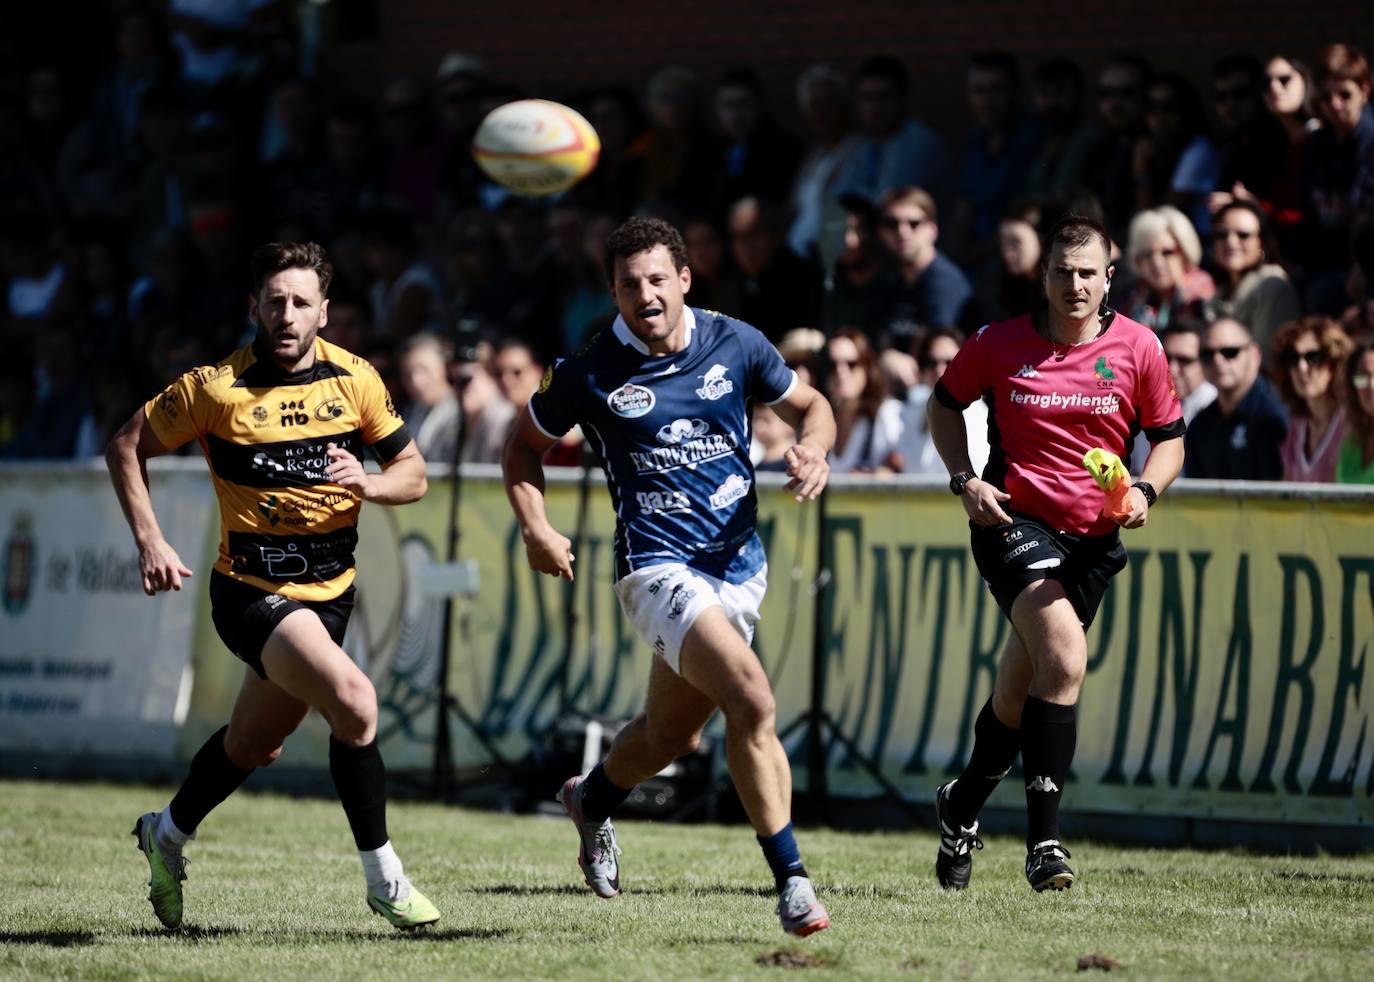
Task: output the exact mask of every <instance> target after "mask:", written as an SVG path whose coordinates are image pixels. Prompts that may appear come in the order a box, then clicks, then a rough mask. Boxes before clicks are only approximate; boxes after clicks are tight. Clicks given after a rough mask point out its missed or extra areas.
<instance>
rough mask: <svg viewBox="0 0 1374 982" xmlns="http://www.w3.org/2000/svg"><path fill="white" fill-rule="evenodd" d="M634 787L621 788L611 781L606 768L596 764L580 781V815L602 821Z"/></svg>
mask: <svg viewBox="0 0 1374 982" xmlns="http://www.w3.org/2000/svg"><path fill="white" fill-rule="evenodd" d="M633 790H634V788H621V787H617V786H616V785H614V784H612V783H611V779H610V778H608V777H607V776H606V768H605V766H604V765H602V764H597V765H596V766H595V767H593V768H592V772H591V773H590V774H588V775H587V780H585V781H583V782H582V815H583V817H584V818H589V819H591V820H592V821H593V822H604V821H606V819H608V818H610V817H611V814H612V813H613V812H614V811H615V810H616V809H617V808H619V807H620V805H621V803H622V802H623V801H624V800H625V799H626V798H628V797H629V796H630V792H631V791H633Z"/></svg>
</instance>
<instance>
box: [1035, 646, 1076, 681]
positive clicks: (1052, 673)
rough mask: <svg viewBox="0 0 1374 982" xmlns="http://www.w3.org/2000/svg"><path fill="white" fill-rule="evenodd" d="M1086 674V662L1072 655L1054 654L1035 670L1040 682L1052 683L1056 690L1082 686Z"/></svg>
mask: <svg viewBox="0 0 1374 982" xmlns="http://www.w3.org/2000/svg"><path fill="white" fill-rule="evenodd" d="M1086 672H1087V660H1086V659H1085V658H1079V657H1076V656H1075V655H1074V654H1072V653H1068V654H1056V655H1055V656H1054V657H1051V658H1047V659H1045V660H1044V661H1043V662H1042V663H1041V664H1040V665H1039V666H1037V668H1036V675H1037V676H1040V677H1041V681H1043V682H1050V683H1053V684H1054V685H1055V687H1056V688H1064V687H1075V688H1076V687H1077V686H1079V685H1082V684H1083V676H1084V675H1085V674H1086Z"/></svg>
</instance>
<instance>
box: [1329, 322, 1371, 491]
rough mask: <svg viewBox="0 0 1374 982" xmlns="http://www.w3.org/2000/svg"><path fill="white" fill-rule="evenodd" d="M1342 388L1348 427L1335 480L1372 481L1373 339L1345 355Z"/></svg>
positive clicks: (1339, 482) (1344, 481)
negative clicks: (1347, 355)
mask: <svg viewBox="0 0 1374 982" xmlns="http://www.w3.org/2000/svg"><path fill="white" fill-rule="evenodd" d="M1343 388H1344V390H1345V392H1344V395H1345V410H1346V414H1347V415H1346V419H1347V420H1348V422H1349V427H1348V429H1347V431H1346V434H1345V441H1344V442H1343V443H1342V444H1341V452H1340V457H1339V459H1338V460H1337V462H1336V483H1337V484H1374V342H1370V341H1365V342H1362V343H1361V344H1360V345H1359V346H1357V347H1356V348H1355V350H1354V351H1352V352H1351V353H1350V355H1349V357H1347V358H1346V362H1345V384H1344V385H1343Z"/></svg>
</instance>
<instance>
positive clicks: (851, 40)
mask: <svg viewBox="0 0 1374 982" xmlns="http://www.w3.org/2000/svg"><path fill="white" fill-rule="evenodd" d="M380 6H381V23H382V58H381V59H380V61H379V66H380V68H381V69H382V70H384V71H393V72H400V71H413V70H416V69H417V68H426V69H432V67H433V66H436V65H437V64H438V61H439V59H440V58H441V57H442V55H443V53H444V52H445V51H447V50H449V49H450V48H458V49H462V50H465V51H471V52H473V53H476V54H480V55H481V56H482V57H483V58H485V59H486V61H487V63H488V65H489V66H490V68H491V69H492V70H493V71H494V73H495V74H497V75H498V76H499V77H502V78H505V79H508V80H510V81H513V82H518V83H520V84H523V85H525V86H527V87H528V88H529V89H530V90H531V92H532V93H534V94H538V95H547V96H551V97H555V98H556V97H557V96H558V95H559V94H560V93H561V92H563V91H566V90H567V89H568V88H569V87H571V86H573V85H587V84H592V83H600V82H629V83H632V84H636V85H637V84H639V83H641V82H642V81H643V80H644V79H645V78H647V77H648V76H649V75H650V74H651V73H652V72H653V70H654V69H655V68H656V67H657V66H659V65H661V64H664V63H667V62H678V63H682V64H687V65H691V66H694V67H696V68H698V69H699V70H701V71H702V73H703V74H704V75H706V76H707V77H709V76H711V75H712V74H714V73H715V72H716V71H717V70H719V69H720V68H721V67H724V66H727V65H734V64H740V63H747V64H751V65H753V66H754V67H755V68H756V69H758V70H759V71H760V73H762V74H763V75H764V76H765V78H766V79H767V80H768V81H769V83H770V85H771V87H772V89H773V92H774V96H775V104H776V105H778V106H779V107H785V108H786V110H787V111H789V112H790V109H791V90H790V83H791V81H792V80H793V79H794V78H795V77H796V74H797V72H798V71H799V70H800V69H801V68H802V67H804V66H805V65H807V64H809V63H811V62H813V61H818V60H827V61H831V62H834V63H835V64H837V65H838V66H839V67H841V68H844V69H848V68H851V67H852V66H853V65H854V64H855V63H857V61H858V60H859V59H861V58H862V57H864V56H865V55H868V54H872V53H878V52H890V53H892V54H895V55H897V56H899V57H902V58H903V59H905V60H906V62H907V63H908V65H909V66H910V67H911V70H912V77H913V83H914V94H915V99H914V101H915V108H916V110H917V111H918V112H919V113H920V114H921V115H923V116H924V117H926V118H928V119H929V120H931V121H932V122H933V123H935V124H936V125H937V126H941V127H942V128H947V129H953V130H957V129H958V124H959V121H960V119H961V118H962V114H963V96H962V91H961V90H962V85H961V82H962V71H961V69H962V66H963V64H964V59H965V58H966V56H967V55H968V54H969V53H970V52H973V51H977V50H980V49H984V48H990V47H997V48H1004V49H1007V50H1009V51H1011V52H1013V53H1015V54H1016V55H1018V56H1019V57H1020V58H1021V59H1022V61H1023V63H1025V64H1033V63H1034V62H1036V61H1038V60H1040V59H1042V58H1044V57H1048V56H1052V55H1067V56H1069V57H1072V58H1074V59H1076V60H1078V61H1079V63H1080V64H1082V65H1083V66H1084V67H1085V68H1086V69H1088V70H1089V71H1092V70H1093V69H1095V68H1096V67H1097V66H1098V65H1099V64H1100V63H1101V62H1102V61H1103V59H1104V58H1105V56H1106V55H1107V54H1108V53H1110V52H1111V51H1113V50H1116V49H1118V48H1134V49H1136V50H1139V51H1140V52H1141V53H1143V54H1145V55H1146V56H1147V57H1148V58H1150V59H1151V61H1153V62H1154V63H1155V64H1156V65H1157V66H1158V67H1160V68H1167V69H1169V70H1176V71H1182V72H1184V73H1185V74H1187V75H1189V76H1190V77H1192V78H1194V79H1195V80H1197V81H1198V82H1199V83H1201V82H1203V81H1204V80H1205V74H1206V69H1207V65H1208V63H1209V62H1210V61H1211V60H1212V59H1213V58H1215V57H1216V56H1217V55H1219V54H1222V53H1225V52H1227V51H1232V50H1236V49H1244V50H1250V51H1253V52H1255V53H1256V54H1263V53H1265V52H1268V51H1271V50H1279V49H1283V50H1291V51H1293V52H1294V53H1295V54H1297V55H1298V56H1299V57H1307V58H1309V59H1310V58H1311V57H1312V54H1313V53H1314V52H1315V51H1316V50H1317V48H1319V47H1320V46H1321V45H1323V44H1326V43H1329V42H1331V41H1337V40H1341V41H1348V42H1352V43H1355V44H1358V45H1360V46H1361V47H1363V48H1364V49H1365V50H1366V51H1367V52H1369V53H1370V54H1371V55H1374V3H1371V0H1316V2H1306V3H1303V2H1291V0H1290V2H1275V0H1252V2H1249V3H1238V2H1217V0H1194V2H1186V0H1157V2H1153V3H1151V2H1139V0H1125V2H1122V0H1117V2H1111V3H1101V4H1084V3H1074V2H1065V0H1044V2H1039V3H1015V2H1005V0H967V2H963V3H952V2H947V0H943V2H924V3H921V2H908V3H901V2H893V0H785V2H779V0H733V2H732V0H695V2H689V3H671V2H663V0H659V2H658V3H652V4H651V3H643V2H641V3H636V4H625V3H592V2H586V0H565V2H561V3H559V2H551V0H524V2H521V3H519V4H514V3H512V4H511V5H510V6H506V5H504V4H502V3H500V2H499V0H498V2H491V0H487V2H484V3H481V4H480V5H479V4H475V3H471V2H458V3H455V2H452V0H385V2H382V3H380Z"/></svg>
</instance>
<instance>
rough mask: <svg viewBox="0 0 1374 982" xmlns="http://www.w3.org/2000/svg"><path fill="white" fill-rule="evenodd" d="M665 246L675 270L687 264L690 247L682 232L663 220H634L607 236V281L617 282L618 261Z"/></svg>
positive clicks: (624, 223) (618, 227) (621, 225)
mask: <svg viewBox="0 0 1374 982" xmlns="http://www.w3.org/2000/svg"><path fill="white" fill-rule="evenodd" d="M660 245H661V246H666V247H667V249H668V254H669V255H670V256H672V257H673V268H675V269H678V270H681V269H682V268H683V267H684V266H686V265H687V244H686V243H685V242H683V241H682V233H681V232H679V231H678V230H677V229H676V228H674V227H673V226H672V225H669V224H668V223H667V222H665V221H664V220H663V219H661V218H631V219H630V220H629V221H627V222H622V223H621V224H620V225H619V226H617V227H616V229H615V230H614V231H613V232H611V234H610V235H608V236H607V237H606V279H607V280H609V281H610V282H612V283H614V282H615V261H616V259H628V258H630V257H631V256H633V255H636V254H637V253H641V252H648V251H649V250H650V249H652V248H653V247H654V246H660Z"/></svg>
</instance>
